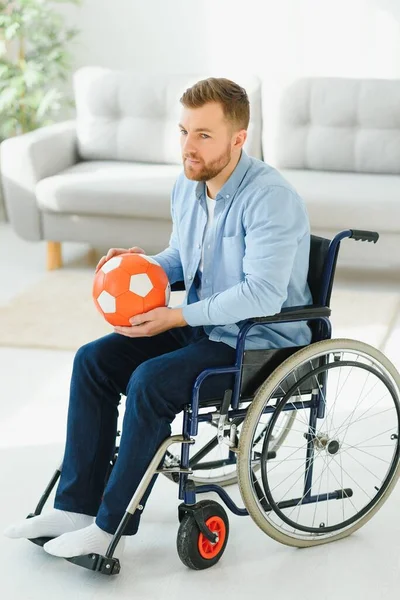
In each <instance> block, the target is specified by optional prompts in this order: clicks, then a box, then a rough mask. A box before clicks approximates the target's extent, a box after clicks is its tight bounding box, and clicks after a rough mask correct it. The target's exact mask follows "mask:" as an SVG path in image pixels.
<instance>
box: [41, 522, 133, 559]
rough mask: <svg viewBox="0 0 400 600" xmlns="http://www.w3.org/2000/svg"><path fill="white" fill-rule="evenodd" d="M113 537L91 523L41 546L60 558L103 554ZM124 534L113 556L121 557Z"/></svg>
mask: <svg viewBox="0 0 400 600" xmlns="http://www.w3.org/2000/svg"><path fill="white" fill-rule="evenodd" d="M112 538H113V535H112V534H111V533H107V532H106V531H103V529H100V527H98V526H97V525H96V523H93V524H92V525H89V527H85V528H84V529H80V530H79V531H74V532H73V533H65V534H64V535H60V537H58V538H56V539H55V540H50V541H49V542H47V543H46V544H45V545H44V546H43V548H44V550H46V552H48V553H49V554H53V555H54V556H60V557H62V558H71V557H72V556H81V555H86V554H91V553H94V554H101V555H102V556H104V555H105V553H106V551H107V548H108V546H109V544H110V542H111V540H112ZM125 541H126V536H125V535H123V536H122V537H121V539H120V541H119V543H118V546H117V548H116V551H115V557H116V558H119V559H121V557H122V554H123V553H124V550H125Z"/></svg>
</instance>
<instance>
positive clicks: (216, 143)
mask: <svg viewBox="0 0 400 600" xmlns="http://www.w3.org/2000/svg"><path fill="white" fill-rule="evenodd" d="M179 128H180V131H181V149H182V160H183V168H184V170H185V175H186V177H187V178H188V179H192V180H193V181H210V180H211V179H213V178H214V177H216V176H217V175H218V174H219V173H220V172H221V171H222V170H223V169H224V168H225V167H226V166H227V165H228V164H229V162H230V160H231V156H232V148H233V142H234V139H235V132H234V131H233V127H232V124H231V123H229V122H228V121H227V120H226V119H225V116H224V113H223V110H222V106H221V105H220V104H219V103H218V102H208V103H207V104H204V106H201V107H200V108H186V107H184V108H183V110H182V116H181V122H180V124H179Z"/></svg>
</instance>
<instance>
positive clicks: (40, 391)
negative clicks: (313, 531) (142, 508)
mask: <svg viewBox="0 0 400 600" xmlns="http://www.w3.org/2000/svg"><path fill="white" fill-rule="evenodd" d="M86 250H87V248H86V247H85V246H79V245H72V244H69V245H65V248H64V256H65V259H66V261H67V262H69V264H70V265H72V264H75V263H76V264H78V263H80V262H82V261H84V260H85V259H84V256H85V252H86ZM44 265H45V246H44V244H29V243H26V242H23V241H22V240H19V239H17V238H16V236H15V235H14V234H13V233H12V231H11V230H10V228H9V227H8V226H6V225H1V224H0V303H2V302H7V301H9V300H10V299H11V298H12V297H13V296H15V295H16V294H18V293H19V292H20V291H21V290H23V289H25V288H26V287H28V286H29V285H31V284H32V283H34V282H35V281H37V280H40V278H41V277H42V276H43V274H44ZM337 285H338V286H342V288H343V287H346V289H348V290H351V293H350V292H349V293H350V295H351V302H353V303H358V302H361V304H362V297H363V290H366V289H369V290H371V289H373V290H375V291H376V297H375V301H374V305H371V306H369V307H365V306H364V307H363V311H364V312H365V311H367V312H368V313H369V314H370V315H371V322H372V326H371V327H370V328H365V326H364V327H363V328H360V327H359V328H357V323H356V322H352V323H346V318H345V317H343V319H342V320H340V319H339V320H338V323H339V330H340V331H339V335H347V336H348V337H356V336H355V335H354V334H355V333H358V334H360V335H359V337H360V338H362V339H364V340H365V341H369V342H370V343H371V344H372V345H376V344H379V346H383V348H382V350H383V351H384V352H385V353H387V355H388V356H389V358H391V360H393V361H394V362H395V363H396V364H397V367H398V368H399V367H400V365H399V354H400V352H399V348H400V310H399V308H400V306H399V302H400V291H399V289H398V287H397V286H398V282H395V281H394V280H393V281H390V280H387V279H379V278H375V279H374V281H373V282H372V281H369V282H366V281H365V280H362V279H359V280H357V278H355V277H354V276H350V277H349V276H347V277H346V276H345V275H343V276H341V277H338V283H337ZM388 293H389V294H391V295H392V296H391V298H390V300H387V299H386V296H387V294H388ZM380 294H381V295H382V303H380V301H379V298H380ZM393 294H394V295H396V294H397V295H398V298H397V301H396V298H393ZM385 302H389V304H385ZM389 305H390V306H389ZM343 310H344V309H343ZM374 319H375V321H374ZM374 323H375V325H374ZM60 327H62V318H61V319H60ZM16 335H18V331H16ZM335 337H338V335H336V336H335ZM72 359H73V354H72V353H70V352H60V351H56V352H50V351H39V350H35V351H33V350H24V349H8V348H0V374H1V377H0V407H1V421H0V481H1V487H0V508H1V510H0V598H2V599H3V598H4V599H5V600H17V599H18V600H22V599H24V600H39V598H41V599H42V598H43V597H46V598H49V599H51V600H53V599H54V600H64V599H67V598H68V599H69V598H71V597H74V598H75V599H76V600H92V599H95V598H96V600H101V598H108V597H111V596H113V597H115V598H118V599H121V600H122V599H125V598H126V599H128V598H129V599H130V598H135V599H137V600H139V599H140V600H142V599H143V600H144V599H151V600H154V599H160V600H161V599H164V598H165V599H166V598H168V599H169V598H172V597H175V598H177V597H178V598H184V597H187V596H188V595H190V597H191V598H192V599H197V598H199V599H200V598H204V597H207V598H217V597H226V598H230V599H232V600H234V599H236V598H242V597H252V596H257V597H263V598H264V597H265V598H274V599H275V598H276V599H279V600H280V599H284V600H286V599H289V598H297V599H303V598H304V599H305V598H309V597H310V595H311V594H312V595H313V596H318V597H319V598H321V600H325V599H331V598H332V599H334V598H335V599H336V598H344V599H347V598H357V599H358V598H363V599H364V600H367V599H371V600H372V599H374V600H377V599H383V598H385V599H386V598H387V597H389V596H390V595H396V594H397V593H398V590H399V587H400V569H399V564H400V518H399V509H398V507H399V504H400V487H399V486H397V488H396V489H395V490H394V492H393V494H392V495H391V497H390V498H389V500H388V501H387V503H386V504H385V505H384V507H383V508H382V510H381V511H380V512H378V513H377V515H375V516H374V518H373V519H372V520H371V521H370V522H369V523H368V524H367V525H366V526H365V527H364V528H363V529H361V530H360V531H359V532H357V533H356V534H355V535H353V536H352V537H350V538H347V539H346V540H343V541H341V542H336V543H334V544H329V545H327V546H322V547H319V548H315V549H311V550H297V549H293V548H289V547H286V546H283V545H280V544H278V543H276V542H274V541H273V540H272V539H270V538H268V537H267V536H266V535H265V534H264V533H262V532H261V530H259V529H258V528H257V526H256V525H255V524H254V523H253V521H251V520H250V519H249V518H241V517H235V516H234V515H231V514H230V523H231V533H230V540H229V544H228V547H227V549H226V552H225V554H224V557H223V558H222V560H221V561H220V563H219V564H218V565H217V566H216V567H214V568H213V569H210V570H208V571H202V572H195V571H191V570H189V569H187V568H186V567H184V566H183V565H182V563H181V562H180V560H179V558H178V556H177V553H176V548H175V543H176V542H175V540H176V531H177V511H176V507H177V505H178V500H177V494H176V492H177V489H176V487H175V485H174V484H172V483H171V482H169V481H167V480H166V479H165V478H159V480H158V482H157V484H156V487H155V489H154V492H153V494H152V496H151V498H150V501H149V503H148V507H147V509H146V512H145V515H144V517H143V521H142V527H141V529H140V532H139V534H138V535H137V536H135V537H132V538H131V539H130V540H129V544H128V547H127V553H126V556H125V560H124V561H123V564H122V571H121V574H120V575H119V576H117V577H111V578H107V577H104V576H101V575H98V574H95V573H91V572H89V571H86V570H85V569H80V568H79V567H76V566H74V565H72V564H70V563H68V562H67V561H65V560H63V559H58V558H55V557H52V556H49V555H48V554H46V553H45V552H44V551H43V550H42V549H41V548H39V547H36V546H34V545H33V544H31V543H29V542H27V541H23V540H9V539H6V538H4V537H2V536H1V532H2V530H3V529H4V528H5V526H6V525H8V524H9V523H11V522H13V521H15V520H19V519H21V518H24V517H25V516H26V515H27V514H28V513H29V512H31V511H32V510H33V508H34V507H35V505H36V503H37V501H38V499H39V497H40V495H41V493H42V491H43V490H44V487H45V485H46V484H47V481H48V479H49V478H50V476H51V474H52V472H53V471H54V469H55V468H56V467H57V465H58V464H59V462H60V461H61V458H62V452H63V447H64V436H65V417H66V411H67V402H68V382H69V376H70V372H71V366H72ZM233 495H234V497H235V498H236V500H237V502H238V503H239V504H241V500H240V497H239V494H238V491H237V490H234V492H233Z"/></svg>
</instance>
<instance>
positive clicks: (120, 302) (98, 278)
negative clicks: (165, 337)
mask: <svg viewBox="0 0 400 600" xmlns="http://www.w3.org/2000/svg"><path fill="white" fill-rule="evenodd" d="M170 292H171V287H170V284H169V281H168V277H167V275H166V273H165V271H164V269H163V268H162V267H161V266H160V265H159V264H158V262H157V261H155V260H154V259H153V258H151V257H150V256H145V255H144V254H133V253H125V254H120V255H119V256H114V257H113V258H110V259H109V260H108V261H107V262H106V263H105V264H104V265H103V266H102V267H101V269H99V270H98V271H97V273H96V274H95V277H94V282H93V300H94V303H95V305H96V308H97V309H98V311H99V312H100V314H101V315H102V316H103V317H104V318H105V320H106V321H107V322H108V323H110V324H111V325H118V326H122V327H129V326H130V325H131V323H130V321H129V319H131V318H132V317H134V316H135V315H139V314H142V313H145V312H148V311H150V310H152V309H153V308H157V307H159V306H168V303H169V298H170Z"/></svg>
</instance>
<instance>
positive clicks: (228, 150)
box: [5, 78, 312, 557]
mask: <svg viewBox="0 0 400 600" xmlns="http://www.w3.org/2000/svg"><path fill="white" fill-rule="evenodd" d="M181 103H182V105H183V110H182V116H181V122H180V124H179V129H180V135H181V148H182V159H183V166H184V173H182V174H181V175H180V176H179V177H178V180H177V181H176V183H175V185H174V188H173V191H172V202H171V210H172V219H173V230H172V234H171V239H170V243H169V247H168V248H167V249H166V250H164V251H163V252H161V253H160V254H158V255H156V256H155V257H154V258H155V259H156V260H157V261H158V262H159V263H160V264H161V266H162V267H163V268H164V269H165V271H166V273H167V275H168V278H169V280H170V282H171V283H174V282H176V281H179V280H184V282H185V286H186V290H187V297H186V300H185V302H184V304H183V306H181V307H179V308H167V307H163V308H157V309H155V310H152V311H150V312H148V313H146V314H143V315H139V316H137V317H135V318H133V319H132V320H131V322H132V326H131V327H115V331H114V333H111V334H110V335H107V336H104V337H102V338H100V339H98V340H95V341H93V342H91V343H89V344H86V345H85V346H83V347H81V348H80V349H79V350H78V352H77V354H76V356H75V359H74V365H73V372H72V378H71V389H70V401H69V411H68V423H67V440H66V447H65V456H64V461H63V468H62V473H61V478H60V482H59V485H58V489H57V493H56V497H55V502H54V509H51V510H50V511H49V512H47V513H46V512H44V513H43V515H40V516H37V517H34V518H31V519H28V520H25V521H23V522H22V523H19V524H17V525H15V526H11V527H9V528H8V529H7V530H6V532H5V534H6V535H8V536H9V537H13V538H19V537H24V538H35V537H40V536H48V537H55V539H53V540H51V541H49V542H47V544H45V545H44V549H45V550H46V551H47V552H49V553H50V554H54V555H56V556H62V557H71V556H77V555H81V554H89V553H91V552H96V553H100V554H104V552H105V550H106V548H107V546H108V544H109V542H110V540H111V538H112V534H113V533H115V531H116V528H117V527H118V524H119V522H120V520H121V518H122V517H123V515H124V513H125V509H126V507H127V505H128V504H129V502H130V500H131V498H132V496H133V494H134V492H135V490H136V488H137V486H138V484H139V482H140V480H141V478H142V476H143V474H144V473H145V471H146V469H147V467H148V465H149V463H150V461H151V459H152V457H153V456H154V454H155V452H156V450H157V448H158V447H159V445H160V444H161V442H162V441H163V440H164V439H165V438H167V437H168V436H169V435H170V431H171V429H170V424H171V422H172V421H173V420H174V418H175V416H176V414H177V413H179V412H180V411H181V410H182V408H183V405H184V404H186V403H187V402H188V400H189V399H190V397H191V391H192V387H193V383H194V381H195V379H196V377H197V375H198V374H199V373H200V372H201V371H203V370H204V369H205V368H209V367H220V366H226V365H232V364H233V363H234V360H235V347H236V339H237V334H238V330H239V326H240V323H241V321H243V320H246V319H248V318H251V317H257V316H267V315H273V314H275V313H278V312H280V310H281V308H282V307H284V306H295V305H305V304H310V303H311V301H312V300H311V294H310V291H309V288H308V285H307V272H308V259H309V248H310V231H309V222H308V218H307V214H306V210H305V208H304V205H303V202H302V200H301V198H300V197H299V196H298V194H297V193H296V191H295V190H294V189H293V188H292V187H291V186H290V184H289V183H287V182H286V181H285V179H284V178H283V177H282V176H281V175H280V174H279V173H278V172H277V171H276V170H275V169H273V168H272V167H270V166H268V165H267V164H265V163H263V162H262V161H259V160H256V159H253V158H250V157H249V156H247V154H246V153H245V152H244V150H243V145H244V143H245V141H246V137H247V128H248V124H249V114H250V113H249V101H248V97H247V94H246V92H245V90H244V89H242V88H241V87H240V86H238V85H237V84H235V83H233V82H232V81H229V80H226V79H222V78H221V79H215V78H211V79H207V80H204V81H200V82H198V83H197V84H195V85H194V86H193V87H192V88H190V89H188V90H187V91H186V92H185V93H184V95H183V96H182V98H181ZM129 251H131V252H144V250H142V249H141V248H137V247H134V248H131V249H130V250H129ZM122 252H127V250H125V249H122V248H117V249H115V248H114V249H111V250H110V251H109V252H108V254H107V256H105V257H103V258H102V259H101V261H100V262H99V264H98V266H97V269H99V268H100V267H101V265H102V264H104V262H105V261H106V260H107V259H109V258H111V256H115V255H118V254H120V253H122ZM310 339H311V333H310V330H309V328H308V326H307V324H306V323H293V324H279V325H271V326H266V325H259V326H256V327H254V328H253V330H252V331H251V332H250V334H249V336H248V340H247V344H246V346H247V348H273V347H284V346H297V345H305V344H308V343H309V342H310ZM207 386H208V388H207ZM225 388H226V379H225V380H224V378H220V379H218V381H217V378H209V379H208V380H206V382H205V384H204V394H205V395H206V393H207V389H212V390H213V392H214V395H215V392H216V391H217V392H218V393H221V394H222V393H223V391H224V389H225ZM121 394H123V395H125V396H126V410H125V415H124V421H123V428H122V437H121V440H120V449H119V454H118V460H117V462H116V464H115V466H114V469H113V471H112V473H111V477H110V479H109V481H108V483H107V486H106V488H105V490H104V481H105V477H106V471H107V467H108V464H109V461H110V458H111V457H112V455H113V451H114V443H115V438H116V429H117V418H118V405H119V402H120V395H121ZM154 480H155V478H153V481H152V485H153V484H154ZM152 485H151V486H149V488H148V490H147V492H146V495H145V497H144V499H143V501H142V502H141V504H142V505H145V503H146V500H147V498H148V496H149V494H150V491H151V488H152ZM139 519H140V513H139V511H137V513H136V514H135V515H134V516H133V517H132V518H131V520H130V522H129V526H128V530H127V531H126V535H133V534H135V533H136V532H137V530H138V526H139ZM125 539H126V536H125V535H124V536H123V537H122V539H121V542H120V545H119V546H118V556H121V552H123V545H124V542H125Z"/></svg>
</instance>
